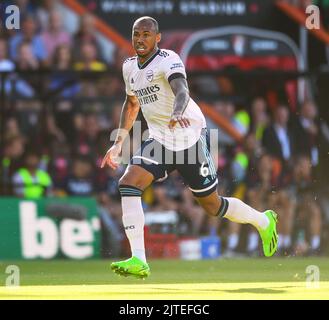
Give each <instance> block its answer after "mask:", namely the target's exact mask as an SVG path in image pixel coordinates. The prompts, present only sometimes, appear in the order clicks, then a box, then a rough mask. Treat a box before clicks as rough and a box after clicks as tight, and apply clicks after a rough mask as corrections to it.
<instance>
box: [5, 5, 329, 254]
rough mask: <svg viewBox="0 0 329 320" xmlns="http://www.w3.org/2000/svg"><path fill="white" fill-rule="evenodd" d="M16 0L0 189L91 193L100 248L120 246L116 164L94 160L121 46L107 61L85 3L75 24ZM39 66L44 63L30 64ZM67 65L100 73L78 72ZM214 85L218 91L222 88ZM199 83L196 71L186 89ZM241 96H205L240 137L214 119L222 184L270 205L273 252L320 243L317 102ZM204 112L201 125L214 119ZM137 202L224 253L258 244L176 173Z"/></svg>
mask: <svg viewBox="0 0 329 320" xmlns="http://www.w3.org/2000/svg"><path fill="white" fill-rule="evenodd" d="M16 3H17V4H18V5H19V6H20V8H21V15H22V20H21V25H22V27H21V30H19V31H13V30H11V31H10V32H9V31H6V32H5V31H4V30H0V35H1V38H0V71H15V70H19V71H22V72H19V73H12V74H10V75H9V76H8V77H7V78H4V79H3V80H2V81H4V83H3V84H2V86H3V88H4V90H5V92H6V94H7V98H8V99H7V101H6V105H5V110H6V112H5V115H6V118H5V128H4V142H3V150H2V159H1V161H2V162H1V194H3V195H15V196H18V197H26V198H34V199H37V198H40V197H44V196H57V197H67V196H88V197H89V196H92V197H96V198H97V201H98V204H99V213H100V217H101V221H102V225H103V230H104V238H105V241H104V242H105V244H104V246H105V249H104V255H105V256H106V255H112V256H113V255H120V254H121V253H122V252H121V251H120V250H121V243H122V239H124V234H123V231H122V229H123V228H122V227H121V215H122V213H121V205H120V195H119V193H118V188H117V185H118V179H119V178H120V177H121V175H122V174H123V172H124V170H125V166H124V165H122V166H120V168H119V169H118V170H117V171H115V172H114V171H112V170H110V169H100V162H101V159H102V157H103V156H104V154H105V152H106V150H107V149H108V148H109V146H110V139H109V137H110V133H111V132H112V131H113V130H114V129H116V128H117V127H118V124H119V119H120V112H121V106H122V102H123V98H124V85H123V81H122V79H121V75H120V69H121V64H122V61H123V60H124V58H125V54H124V53H123V52H121V51H120V50H117V51H116V52H115V57H114V58H113V60H112V61H113V62H112V63H111V64H110V63H108V62H106V61H105V59H104V57H103V56H104V52H102V49H101V46H100V44H99V42H98V40H97V38H96V36H95V32H94V21H93V18H92V16H90V15H88V14H87V15H84V16H82V17H81V21H80V27H79V30H78V31H77V32H76V33H74V34H72V33H70V32H69V31H68V30H67V29H65V27H64V23H63V21H62V15H61V13H60V11H59V10H58V8H57V7H56V1H47V0H45V1H40V4H39V5H32V4H34V2H31V1H26V0H24V1H23V0H17V1H16ZM37 70H48V71H49V70H50V71H51V72H50V73H45V74H43V73H40V74H39V73H38V74H37V73H35V72H34V73H33V72H31V71H37ZM72 70H74V71H97V72H102V73H101V75H99V76H95V74H93V75H81V74H79V75H77V74H76V73H73V72H70V71H72ZM24 71H25V72H24ZM65 71H67V72H65ZM108 71H110V72H108ZM227 81H228V80H227ZM228 82H229V81H228ZM198 85H199V87H198V88H197V87H196V86H198ZM219 85H220V87H221V89H222V90H223V88H224V87H227V83H226V85H225V84H224V83H223V82H220V83H219ZM200 87H201V86H200V83H199V84H198V83H197V82H194V83H193V85H191V93H192V95H197V94H198V89H199V90H200ZM208 89H209V87H208ZM219 91H220V90H219ZM196 98H197V97H196ZM249 98H250V99H249V100H248V102H246V103H245V105H244V106H243V108H241V107H238V105H237V104H236V103H235V102H234V101H232V100H230V99H221V100H215V101H214V102H213V103H212V105H213V108H215V110H216V112H218V113H219V114H221V115H222V116H223V117H225V118H226V119H227V121H228V122H230V123H231V124H232V126H233V127H235V128H236V130H237V131H238V132H239V133H240V134H241V135H242V136H243V143H242V144H238V143H236V142H235V141H234V140H233V139H232V138H231V137H230V136H228V135H227V134H226V133H225V132H223V131H221V130H219V153H218V154H216V155H214V158H215V161H216V163H217V165H218V175H219V181H220V183H219V186H218V188H219V192H220V194H221V195H223V196H235V197H238V198H240V199H243V200H244V201H246V202H247V203H249V204H250V205H251V206H253V207H255V208H256V209H258V210H261V211H263V210H265V209H268V208H273V209H274V210H276V211H277V212H278V214H279V217H280V219H279V235H280V236H279V237H280V242H279V255H291V254H293V255H294V254H305V255H306V254H307V255H309V254H320V253H321V252H322V251H323V248H324V246H323V242H324V240H325V237H324V235H325V232H324V230H325V228H326V227H327V226H326V208H325V206H324V205H323V202H322V201H321V200H322V199H321V196H322V194H321V192H320V189H321V186H319V184H318V176H319V170H318V168H319V163H320V162H321V157H320V153H321V152H320V151H321V150H320V146H321V147H322V148H323V147H324V145H325V146H328V144H324V142H323V140H322V135H321V130H320V122H319V117H318V109H317V106H316V104H315V103H314V102H313V101H305V102H304V103H303V104H302V105H300V106H298V108H297V110H298V111H297V112H292V111H291V108H290V106H289V105H288V104H286V103H285V102H280V101H277V102H276V103H275V104H273V103H271V104H269V101H268V99H267V98H266V97H264V96H261V95H254V96H252V97H249ZM141 120H143V119H141ZM207 121H208V127H209V128H210V129H211V128H216V129H219V128H218V127H217V126H216V124H215V123H213V122H212V121H211V120H210V119H207ZM143 126H144V127H145V123H144V124H143ZM326 143H328V141H327V142H326ZM131 145H133V144H131ZM320 172H321V171H320ZM320 174H321V173H320ZM326 196H328V195H326ZM324 198H325V196H324ZM143 205H144V209H145V211H146V212H147V211H168V210H174V211H176V212H177V213H178V214H179V224H178V233H179V234H180V235H184V236H192V237H194V236H200V235H214V234H219V235H220V236H221V237H222V239H223V241H224V248H225V255H226V256H236V255H240V254H241V253H244V254H248V255H251V256H257V255H258V254H259V238H258V234H256V233H255V232H254V231H253V230H252V229H249V228H247V227H246V228H245V226H242V227H241V225H238V224H235V223H231V222H228V221H219V219H216V218H210V217H207V216H206V215H205V213H204V212H203V209H202V208H200V207H199V206H198V205H197V204H196V202H195V201H194V199H193V197H192V194H191V192H190V191H189V189H188V188H186V187H185V185H184V182H183V181H182V180H181V178H180V177H179V176H178V175H177V174H176V173H175V172H174V173H173V174H172V175H171V176H170V177H169V178H168V179H167V180H165V181H164V182H162V183H155V184H154V185H153V186H152V187H150V188H148V189H147V190H146V191H145V192H144V195H143ZM321 250H322V251H321Z"/></svg>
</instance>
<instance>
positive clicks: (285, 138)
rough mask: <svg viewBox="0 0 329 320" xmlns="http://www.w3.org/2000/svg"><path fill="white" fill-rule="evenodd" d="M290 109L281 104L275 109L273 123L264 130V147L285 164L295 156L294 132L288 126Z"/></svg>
mask: <svg viewBox="0 0 329 320" xmlns="http://www.w3.org/2000/svg"><path fill="white" fill-rule="evenodd" d="M288 121H289V110H288V107H287V106H286V105H284V104H280V105H278V106H277V108H276V109H275V110H274V119H273V123H272V124H270V125H269V126H268V127H266V129H265V130H264V135H263V139H262V142H263V147H264V148H265V151H266V152H267V153H269V154H270V155H272V156H273V157H275V158H277V159H279V160H280V161H281V162H282V163H283V164H284V163H288V162H289V161H290V160H291V158H292V156H293V152H294V150H293V134H292V131H291V130H290V128H289V127H288Z"/></svg>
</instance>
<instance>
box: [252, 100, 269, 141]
mask: <svg viewBox="0 0 329 320" xmlns="http://www.w3.org/2000/svg"><path fill="white" fill-rule="evenodd" d="M268 124H269V117H268V114H267V105H266V101H265V99H264V98H261V97H256V98H255V99H254V100H253V101H252V102H251V131H252V132H253V133H254V134H255V137H256V139H257V140H261V139H262V137H263V133H264V129H265V128H266V127H267V126H268Z"/></svg>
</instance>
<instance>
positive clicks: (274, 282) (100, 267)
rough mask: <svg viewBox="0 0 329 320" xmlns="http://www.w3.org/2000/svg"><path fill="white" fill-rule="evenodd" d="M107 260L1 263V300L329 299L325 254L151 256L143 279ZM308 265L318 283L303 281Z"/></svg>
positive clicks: (328, 275)
mask: <svg viewBox="0 0 329 320" xmlns="http://www.w3.org/2000/svg"><path fill="white" fill-rule="evenodd" d="M110 263H111V261H109V260H98V261H68V260H57V261H3V262H0V299H118V300H131V299H139V300H140V299H141V300H144V299H159V300H160V299H161V300H162V299H164V300H170V299H188V300H190V299H191V300H193V299H206V300H209V299H216V300H219V299H270V300H273V299H329V259H328V258H285V259H279V258H269V259H265V258H259V259H220V260H207V261H205V260H202V261H181V260H150V261H149V263H150V266H151V272H152V274H151V276H150V277H149V278H148V279H146V280H137V279H133V278H124V277H119V276H117V275H116V274H114V273H113V272H112V271H111V270H110V268H109V265H110ZM8 265H17V266H18V267H19V269H20V286H19V287H6V286H5V283H6V278H7V277H8V274H6V273H5V271H6V268H7V266H8ZM309 265H315V266H317V267H318V268H319V270H320V281H319V283H318V284H317V283H314V282H311V283H310V282H307V281H306V280H307V279H308V277H309V275H308V274H307V273H306V268H307V267H308V266H309Z"/></svg>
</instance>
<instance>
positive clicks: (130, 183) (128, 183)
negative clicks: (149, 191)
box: [119, 176, 143, 193]
mask: <svg viewBox="0 0 329 320" xmlns="http://www.w3.org/2000/svg"><path fill="white" fill-rule="evenodd" d="M129 187H131V188H135V189H139V190H141V191H142V190H143V189H142V187H141V184H140V183H138V180H136V179H132V178H130V177H129V176H123V177H121V178H120V180H119V190H120V193H121V190H122V189H124V188H129Z"/></svg>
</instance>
